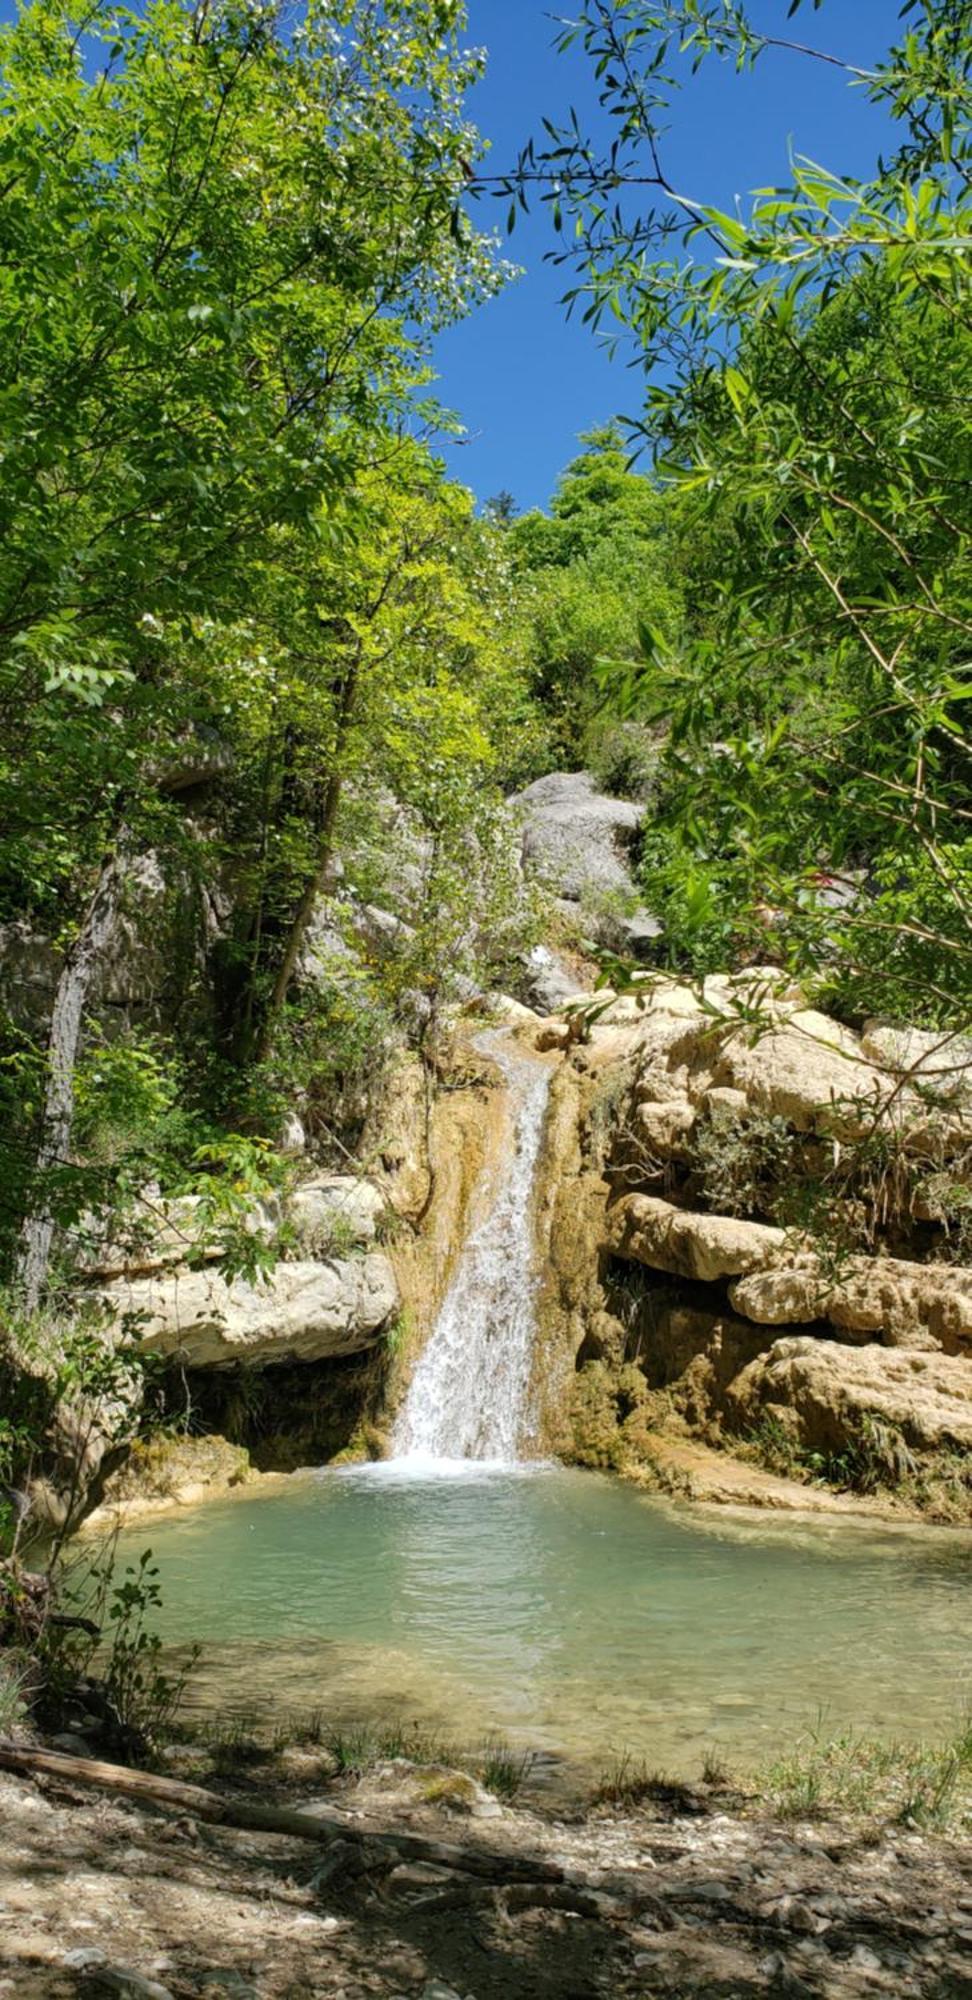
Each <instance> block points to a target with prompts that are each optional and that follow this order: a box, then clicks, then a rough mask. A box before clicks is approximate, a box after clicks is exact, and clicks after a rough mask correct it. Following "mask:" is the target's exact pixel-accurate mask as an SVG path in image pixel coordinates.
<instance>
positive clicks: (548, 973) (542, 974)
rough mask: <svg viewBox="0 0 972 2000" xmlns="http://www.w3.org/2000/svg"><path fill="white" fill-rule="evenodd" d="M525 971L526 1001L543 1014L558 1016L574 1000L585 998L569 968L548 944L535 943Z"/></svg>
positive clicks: (527, 959)
mask: <svg viewBox="0 0 972 2000" xmlns="http://www.w3.org/2000/svg"><path fill="white" fill-rule="evenodd" d="M525 971H526V982H525V990H526V994H527V998H528V1000H529V1001H530V1003H531V1005H532V1006H534V1007H535V1008H536V1009H537V1012H538V1013H540V1014H557V1013H559V1012H560V1010H561V1008H563V1007H567V1006H569V1005H570V1002H571V1001H572V1000H581V999H583V998H584V993H583V989H582V988H581V987H580V986H579V985H578V982H577V979H576V976H575V974H574V973H573V972H572V971H571V969H570V967H569V965H568V964H567V963H566V961H565V960H564V959H563V958H561V957H560V955H559V953H558V952H556V951H551V950H550V948H549V946H547V945H545V944H535V945H534V947H533V950H532V951H530V952H529V953H528V954H527V958H526V966H525Z"/></svg>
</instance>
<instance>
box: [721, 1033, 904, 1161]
mask: <svg viewBox="0 0 972 2000" xmlns="http://www.w3.org/2000/svg"><path fill="white" fill-rule="evenodd" d="M710 1060H711V1068H712V1083H713V1084H715V1085H716V1086H717V1087H718V1086H725V1085H728V1086H729V1087H730V1088H731V1089H734V1090H741V1091H743V1092H744V1093H745V1096H746V1101H747V1104H748V1105H749V1106H750V1107H751V1108H752V1109H754V1110H757V1111H764V1112H767V1113H769V1114H770V1115H771V1116H776V1117H779V1118H785V1119H786V1120H787V1123H788V1124H790V1125H792V1126H793V1128H794V1130H795V1131H797V1132H825V1133H828V1134H834V1135H835V1136H836V1137H838V1138H844V1139H852V1138H859V1137H860V1136H861V1134H862V1133H863V1131H864V1130H865V1129H866V1127H867V1125H868V1124H870V1123H871V1122H872V1121H873V1118H874V1113H875V1110H876V1109H877V1107H878V1105H879V1104H880V1103H881V1102H882V1100H883V1099H884V1098H885V1097H887V1096H889V1095H890V1084H889V1080H888V1079H887V1078H886V1077H885V1076H883V1075H882V1072H881V1071H880V1070H879V1069H877V1068H876V1067H875V1066H874V1065H873V1064H872V1063H869V1062H868V1061H867V1060H866V1058H865V1057H864V1056H863V1053H862V1050H861V1045H860V1043H859V1041H858V1039H857V1036H856V1035H853V1034H852V1033H851V1031H850V1029H849V1028H844V1027H842V1026H841V1025H840V1024H839V1023H838V1022H836V1021H831V1020H829V1019H828V1017H827V1015H825V1014H818V1013H815V1012H814V1010H813V1009H812V1008H808V1007H802V1008H800V1007H798V1008H794V1009H792V1010H787V1011H786V1012H784V1013H783V1014H782V1016H781V1017H780V1018H779V1019H778V1021H777V1023H776V1024H775V1025H774V1026H773V1027H772V1028H771V1029H770V1030H769V1031H768V1032H767V1033H766V1034H761V1035H759V1036H758V1038H755V1039H754V1038H753V1037H752V1035H751V1033H749V1032H748V1031H746V1030H744V1029H735V1030H732V1031H730V1032H729V1033H724V1034H723V1036H722V1039H721V1041H720V1043H719V1045H718V1047H714V1048H713V1049H712V1054H711V1058H710Z"/></svg>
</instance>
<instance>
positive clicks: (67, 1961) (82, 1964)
mask: <svg viewBox="0 0 972 2000" xmlns="http://www.w3.org/2000/svg"><path fill="white" fill-rule="evenodd" d="M107 1956H108V1954H107V1952H104V1951H101V1950H99V1947H98V1946H97V1945H96V1944H79V1945H75V1946H74V1948H73V1950H72V1951H66V1952H65V1953H64V1956H63V1957H62V1959H61V1964H62V1965H63V1966H66V1967H67V1970H68V1971H69V1972H88V1971H89V1970H90V1969H91V1967H92V1966H95V1965H104V1963H105V1961H106V1959H107Z"/></svg>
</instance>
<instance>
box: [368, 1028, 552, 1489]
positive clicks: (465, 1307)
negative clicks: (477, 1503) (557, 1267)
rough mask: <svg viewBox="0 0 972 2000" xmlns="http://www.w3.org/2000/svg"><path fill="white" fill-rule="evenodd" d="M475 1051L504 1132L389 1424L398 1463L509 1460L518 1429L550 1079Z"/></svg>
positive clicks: (511, 1057) (508, 1056)
mask: <svg viewBox="0 0 972 2000" xmlns="http://www.w3.org/2000/svg"><path fill="white" fill-rule="evenodd" d="M475 1046H476V1048H477V1049H478V1050H479V1051H480V1052H481V1054H483V1055H487V1056H489V1057H490V1058H491V1060H492V1061H493V1062H495V1064H496V1066H497V1068H498V1069H499V1070H500V1071H501V1072H502V1075H503V1079H504V1082H505V1084H506V1089H507V1095H508V1101H509V1105H510V1112H511V1121H512V1126H513V1131H512V1135H511V1141H510V1144H509V1146H508V1149H507V1152H506V1156H505V1158H504V1159H503V1161H502V1163H501V1165H500V1166H499V1167H498V1169H497V1171H496V1178H495V1184H494V1186H493V1187H492V1189H491V1190H490V1198H489V1200H488V1205H487V1210H486V1214H485V1215H484V1217H483V1219H482V1221H481V1222H480V1223H479V1224H478V1225H477V1227H476V1228H475V1229H474V1230H473V1231H472V1234H471V1235H470V1236H469V1238H468V1240H467V1242H466V1245H465V1247H464V1249H463V1251H462V1255H461V1257H460V1259H459V1265H458V1269H457V1271H456V1273H455V1276H454V1278H453V1280H452V1283H451V1285H450V1287H449V1290H448V1292H447V1293H446V1296H445V1298H444V1300H443V1302H442V1307H441V1310H440V1312H439V1317H438V1319H437V1321H436V1324H435V1327H434V1329H433V1332H432V1336H431V1338H430V1340H429V1343H428V1346H427V1347H426V1349H425V1352H424V1354H423V1355H422V1358H421V1360H420V1362H419V1364H418V1367H417V1368H416V1370H415V1374H414V1376H413V1378H412V1385H411V1388H410V1390H409V1393H408V1398H407V1401H406V1403H405V1407H404V1409H403V1411H402V1414H401V1416H400V1418H399V1420H398V1423H397V1425H396V1427H395V1432H394V1436H393V1440H392V1442H393V1445H394V1456H395V1459H397V1460H399V1461H401V1460H402V1459H412V1460H426V1461H427V1460H429V1459H452V1460H455V1459H472V1460H479V1461H482V1460H484V1459H491V1460H497V1459H500V1460H507V1461H508V1460H510V1459H515V1458H516V1456H517V1451H518V1448H519V1446H520V1444H521V1442H522V1437H523V1431H524V1427H525V1423H526V1416H527V1399H528V1396H529V1388H530V1364H531V1360H532V1352H533V1334H534V1293H535V1289H536V1273H535V1270H534V1253H533V1231H532V1227H531V1205H532V1204H531V1197H532V1193H533V1178H534V1173H535V1171H536V1165H537V1158H538V1155H539V1152H540V1141H541V1137H542V1133H543V1117H544V1111H545V1109H546V1103H547V1092H548V1089H549V1086H550V1072H549V1070H548V1068H547V1065H546V1064H545V1063H539V1062H536V1061H531V1060H530V1059H529V1058H528V1057H525V1056H521V1055H518V1054H516V1053H515V1052H514V1051H513V1049H512V1048H511V1047H510V1046H509V1043H508V1041H507V1040H506V1038H505V1037H504V1036H503V1035H502V1034H497V1033H492V1032H490V1033H486V1034H483V1035H480V1036H479V1037H478V1038H477V1041H476V1044H475Z"/></svg>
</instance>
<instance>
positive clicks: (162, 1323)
mask: <svg viewBox="0 0 972 2000" xmlns="http://www.w3.org/2000/svg"><path fill="white" fill-rule="evenodd" d="M104 1295H105V1298H106V1300H107V1302H108V1304H109V1306H110V1307H111V1309H112V1310H113V1312H114V1313H115V1314H116V1316H117V1317H118V1319H119V1320H121V1319H122V1318H123V1317H124V1316H127V1315H136V1316H137V1329H138V1338H139V1340H140V1343H141V1345H142V1346H143V1347H144V1348H145V1349H147V1350H148V1351H149V1352H151V1353H154V1354H162V1355H166V1356H173V1357H178V1359H179V1360H180V1361H181V1362H182V1364H183V1366H184V1367H186V1368H235V1367H240V1366H246V1367H258V1368H266V1367H270V1366H272V1365H273V1364H274V1363H277V1362H282V1361H323V1360H325V1359H329V1358H332V1357H335V1356H339V1355H346V1354H357V1353H358V1352H360V1350H361V1349H362V1348H366V1347H372V1346H374V1345H375V1343H376V1342H377V1341H378V1339H379V1338H380V1336H381V1332H382V1329H383V1327H384V1326H385V1323H386V1321H387V1320H388V1319H389V1317H390V1315H391V1314H392V1313H393V1312H394V1311H395V1309H396V1307H397V1305H398V1287H397V1284H396V1282H395V1274H394V1272H393V1270H392V1267H391V1264H390V1263H389V1261H388V1258H387V1257H385V1256H384V1255H383V1254H382V1253H381V1252H379V1251H371V1252H369V1253H368V1254H366V1255H365V1256H358V1257H350V1258H347V1259H343V1260H340V1259H334V1260H332V1261H330V1262H327V1263H293V1264H283V1263H281V1264H278V1265H277V1266H276V1268H275V1270H274V1272H273V1274H272V1276H271V1278H270V1279H269V1280H268V1281H267V1282H266V1283H262V1284H250V1283H249V1282H248V1281H247V1280H245V1279H243V1278H234V1279H232V1280H231V1281H228V1280H227V1279H226V1278H224V1277H222V1276H221V1275H220V1274H219V1273H218V1272H216V1271H210V1270H197V1271H185V1270H181V1271H176V1272H172V1273H160V1274H159V1275H157V1276H154V1275H153V1276H148V1277H144V1278H134V1279H120V1280H118V1281H117V1282H116V1283H115V1284H113V1285H111V1286H109V1287H107V1288H106V1290H105V1294H104Z"/></svg>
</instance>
